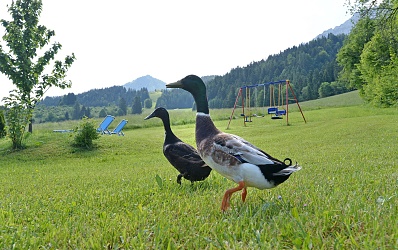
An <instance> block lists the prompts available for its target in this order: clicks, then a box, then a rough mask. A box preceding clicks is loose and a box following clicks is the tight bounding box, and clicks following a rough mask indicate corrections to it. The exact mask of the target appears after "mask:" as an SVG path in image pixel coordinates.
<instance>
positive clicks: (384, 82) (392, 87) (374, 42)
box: [337, 0, 398, 107]
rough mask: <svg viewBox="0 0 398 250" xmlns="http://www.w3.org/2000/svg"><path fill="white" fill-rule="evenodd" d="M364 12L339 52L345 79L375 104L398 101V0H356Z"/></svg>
mask: <svg viewBox="0 0 398 250" xmlns="http://www.w3.org/2000/svg"><path fill="white" fill-rule="evenodd" d="M352 10H353V11H356V12H359V13H361V15H362V16H361V20H359V22H358V23H357V25H356V26H355V27H354V29H353V31H352V33H351V34H350V35H349V37H348V39H347V40H346V42H345V44H344V46H343V47H342V49H341V50H340V52H339V54H338V57H337V59H338V61H339V63H340V65H341V66H343V71H342V74H341V79H345V80H348V82H350V84H351V86H354V87H356V88H358V89H359V90H360V93H361V95H362V97H363V98H364V99H365V100H366V101H368V102H369V103H372V104H374V105H375V106H386V107H388V106H393V105H398V81H397V80H398V77H397V72H398V70H397V66H398V16H397V14H398V0H384V1H375V0H370V1H369V0H356V1H353V5H352Z"/></svg>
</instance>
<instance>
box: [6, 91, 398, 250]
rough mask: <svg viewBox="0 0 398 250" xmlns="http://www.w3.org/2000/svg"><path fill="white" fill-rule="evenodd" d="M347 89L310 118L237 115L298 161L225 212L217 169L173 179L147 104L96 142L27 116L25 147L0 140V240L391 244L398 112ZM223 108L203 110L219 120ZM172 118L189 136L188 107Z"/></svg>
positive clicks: (255, 136) (31, 243)
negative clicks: (289, 172)
mask: <svg viewBox="0 0 398 250" xmlns="http://www.w3.org/2000/svg"><path fill="white" fill-rule="evenodd" d="M354 97H355V92H351V93H347V94H345V95H342V96H336V97H330V98H328V99H326V98H325V100H322V99H321V100H316V101H312V102H307V103H302V107H303V109H304V112H305V116H306V118H307V120H308V123H307V124H305V123H304V122H303V121H302V119H301V116H300V113H299V112H292V113H291V114H290V115H289V121H291V126H286V125H285V123H284V121H283V120H271V119H270V118H269V117H268V116H266V117H262V118H257V119H254V120H253V122H252V123H248V124H247V126H246V127H244V126H243V123H242V119H241V118H240V117H239V116H237V118H236V119H233V120H232V123H231V128H230V130H228V132H230V133H234V134H237V135H239V136H242V137H244V138H245V139H247V140H248V141H250V142H252V143H253V144H255V145H257V146H258V147H260V148H262V149H264V150H265V151H266V152H268V153H270V154H271V155H273V156H275V157H277V158H281V159H284V158H285V157H290V158H291V159H292V160H293V161H294V162H295V161H297V162H298V163H299V164H300V165H301V166H302V167H303V169H302V170H301V171H299V172H297V173H295V174H294V175H293V176H291V178H290V179H289V180H287V181H286V182H285V183H283V184H281V185H280V186H279V187H277V188H275V189H271V190H262V191H261V190H257V189H254V188H249V189H248V196H247V199H246V202H245V203H242V201H241V199H240V195H239V194H234V196H232V199H231V209H230V210H229V211H227V212H225V213H222V212H221V211H220V205H221V199H222V196H223V194H224V192H225V190H226V189H229V188H232V187H235V186H236V184H235V183H233V182H231V181H229V180H227V179H225V178H223V177H222V176H221V175H219V174H218V173H216V172H214V171H213V172H212V173H211V175H210V176H209V178H208V179H206V180H205V181H203V182H200V183H195V184H193V185H191V184H190V182H188V181H184V180H183V182H182V185H181V186H180V185H178V184H177V183H176V177H177V174H178V173H177V171H176V170H175V169H174V168H173V167H172V166H171V165H170V164H169V163H168V162H167V160H166V159H165V157H164V156H163V154H162V144H163V139H164V131H163V127H162V126H161V123H160V120H159V119H151V120H148V121H144V120H143V118H144V117H145V116H146V115H147V113H145V114H142V115H139V116H138V115H137V116H132V115H131V116H127V117H126V118H127V119H129V124H128V125H129V127H127V129H126V130H125V136H124V137H121V136H115V135H112V136H108V135H103V136H101V137H100V139H99V140H98V141H96V144H97V147H96V149H95V150H92V151H87V150H78V149H75V148H72V147H71V146H70V143H71V141H72V139H73V134H72V133H64V134H60V133H53V132H52V130H53V129H60V128H69V127H73V126H75V125H76V124H77V122H65V123H45V124H39V125H35V130H34V133H33V134H32V135H31V136H29V137H28V138H27V139H26V143H27V146H28V147H27V149H25V150H23V151H17V152H10V151H9V150H8V148H9V145H10V142H9V141H8V140H5V139H2V140H0V157H1V164H0V176H1V179H0V182H1V185H0V232H1V233H0V248H2V249H10V248H16V249H29V248H31V249H37V248H48V249H65V248H74V249H76V248H79V249H100V248H108V249H193V248H195V249H284V248H287V249H295V248H296V249H309V248H313V249H330V248H335V249H394V248H396V247H397V246H398V242H397V239H396V236H397V235H398V225H397V223H394V222H395V221H396V218H397V216H398V193H397V190H398V181H397V180H398V175H397V171H396V170H397V166H398V156H397V152H398V144H397V141H398V131H397V127H396V124H398V110H397V109H396V108H395V109H392V108H391V109H377V108H372V107H368V106H366V105H361V104H360V102H357V101H353V99H354ZM332 103H334V104H332ZM146 112H149V111H146ZM230 113H231V110H230V109H228V110H211V114H212V117H213V118H214V119H216V120H217V121H216V122H215V123H216V125H217V126H218V127H219V128H220V129H221V130H225V128H226V126H227V122H228V121H227V119H228V117H229V116H230ZM122 118H123V117H117V118H116V121H114V123H115V124H114V125H116V124H117V123H118V121H119V120H121V119H122ZM170 118H171V120H172V122H173V126H172V129H173V131H174V132H175V134H176V135H178V136H179V137H180V138H181V139H182V140H184V141H186V142H188V143H190V144H194V140H195V139H194V127H195V125H194V124H193V121H194V119H195V114H194V113H193V112H192V111H190V110H171V111H170ZM96 122H98V123H99V122H100V120H99V119H98V120H96ZM157 176H158V178H157ZM159 178H160V179H159Z"/></svg>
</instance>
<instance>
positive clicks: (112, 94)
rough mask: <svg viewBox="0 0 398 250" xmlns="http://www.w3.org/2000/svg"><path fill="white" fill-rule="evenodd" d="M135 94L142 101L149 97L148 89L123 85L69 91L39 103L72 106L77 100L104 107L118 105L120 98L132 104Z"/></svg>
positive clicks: (83, 103)
mask: <svg viewBox="0 0 398 250" xmlns="http://www.w3.org/2000/svg"><path fill="white" fill-rule="evenodd" d="M136 96H139V97H140V100H141V101H142V102H144V101H145V100H146V99H148V98H149V92H148V89H146V88H142V89H141V90H134V89H126V88H125V87H123V86H113V87H109V88H103V89H92V90H89V91H87V92H84V93H81V94H78V95H75V94H73V93H70V94H68V95H64V96H56V97H46V98H45V99H44V100H42V101H41V102H40V104H41V105H45V106H58V105H67V106H72V105H74V104H75V102H76V101H77V102H78V103H79V104H82V105H85V106H90V107H106V106H109V105H118V103H119V101H120V99H122V98H123V99H124V100H125V101H126V103H127V105H132V103H133V100H134V98H135V97H136Z"/></svg>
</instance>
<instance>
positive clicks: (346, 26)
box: [315, 14, 359, 39]
mask: <svg viewBox="0 0 398 250" xmlns="http://www.w3.org/2000/svg"><path fill="white" fill-rule="evenodd" d="M358 20H359V14H354V15H353V16H352V17H351V18H350V19H348V20H347V21H345V22H344V23H342V24H341V25H339V26H336V27H334V28H333V29H328V30H325V31H324V32H322V34H319V35H318V36H316V37H315V39H317V38H320V37H323V36H324V37H327V36H328V34H329V33H332V34H333V35H336V36H337V35H340V34H344V35H348V34H349V33H350V32H351V29H352V27H354V25H355V23H356V22H358Z"/></svg>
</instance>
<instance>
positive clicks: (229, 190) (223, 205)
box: [221, 181, 246, 211]
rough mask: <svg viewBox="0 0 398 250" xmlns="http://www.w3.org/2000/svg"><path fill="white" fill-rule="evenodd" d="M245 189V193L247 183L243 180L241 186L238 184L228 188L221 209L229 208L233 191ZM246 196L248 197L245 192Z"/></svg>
mask: <svg viewBox="0 0 398 250" xmlns="http://www.w3.org/2000/svg"><path fill="white" fill-rule="evenodd" d="M242 189H244V190H243V193H246V191H245V190H246V188H245V183H244V182H243V181H240V182H239V186H237V187H236V188H231V189H228V190H227V191H226V192H225V194H224V198H223V199H222V203H221V210H222V211H225V210H227V209H228V207H229V200H230V199H231V196H232V194H233V193H235V192H237V191H239V190H242ZM243 193H242V200H243ZM245 198H246V194H245Z"/></svg>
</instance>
